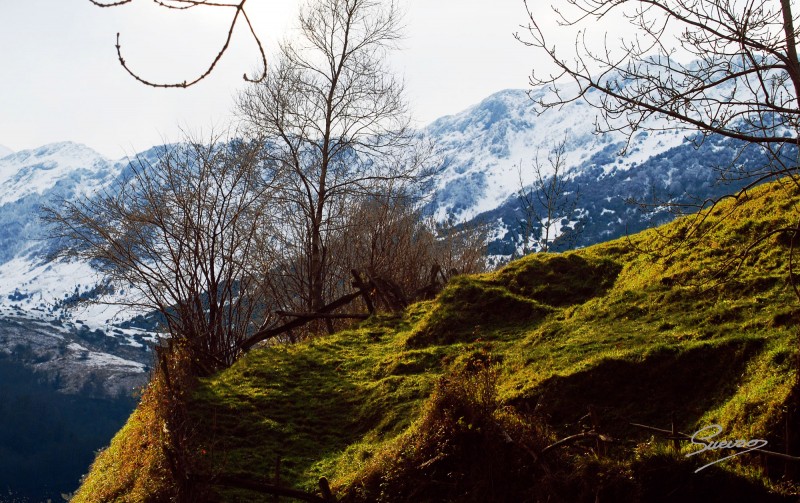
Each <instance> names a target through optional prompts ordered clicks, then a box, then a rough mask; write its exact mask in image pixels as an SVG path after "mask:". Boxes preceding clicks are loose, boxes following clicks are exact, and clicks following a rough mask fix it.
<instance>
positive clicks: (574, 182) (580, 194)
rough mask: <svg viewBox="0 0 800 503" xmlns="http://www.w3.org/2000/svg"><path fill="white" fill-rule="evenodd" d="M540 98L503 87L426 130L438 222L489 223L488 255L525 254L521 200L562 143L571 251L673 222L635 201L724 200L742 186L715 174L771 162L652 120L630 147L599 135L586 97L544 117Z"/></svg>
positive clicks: (610, 136) (755, 151)
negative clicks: (437, 167) (438, 160)
mask: <svg viewBox="0 0 800 503" xmlns="http://www.w3.org/2000/svg"><path fill="white" fill-rule="evenodd" d="M543 92H545V91H544V90H543V89H538V90H534V91H532V92H531V93H530V94H529V93H528V92H527V91H524V90H505V91H501V92H498V93H496V94H493V95H491V96H489V97H488V98H486V99H484V100H483V101H482V102H480V103H478V104H477V105H475V106H473V107H470V108H468V109H467V110H464V111H463V112H460V113H458V114H455V115H450V116H446V117H442V118H440V119H438V120H436V121H435V122H433V123H432V124H430V125H429V126H428V127H427V128H425V130H424V134H425V136H426V137H427V138H428V139H429V140H430V141H431V142H432V143H433V144H434V145H436V146H437V147H438V152H439V154H440V155H441V157H442V159H443V164H444V168H443V170H442V172H441V174H440V175H439V177H438V179H437V181H436V184H435V185H436V187H435V190H434V192H433V194H432V198H431V203H430V206H429V209H430V211H431V212H432V213H433V214H435V215H436V216H437V217H438V218H439V219H443V218H445V217H449V216H452V217H455V219H456V220H457V221H463V220H474V221H477V222H480V223H484V224H485V223H488V224H491V226H492V229H491V230H492V233H491V235H492V236H493V238H492V241H491V242H490V245H489V251H490V254H492V255H499V256H504V257H509V256H513V255H517V254H519V253H520V252H521V251H522V250H523V249H524V248H525V246H524V243H523V242H522V241H523V240H524V238H523V234H524V232H523V231H522V230H521V226H523V225H524V221H525V220H526V216H525V215H524V214H523V208H522V205H521V204H520V198H519V195H518V194H519V192H520V190H521V189H523V188H529V187H530V184H531V183H532V182H533V181H534V179H535V171H534V169H533V167H532V166H533V160H534V159H535V158H537V156H538V159H539V161H540V165H542V166H543V168H544V172H545V174H548V169H549V168H550V167H549V165H548V161H547V157H548V155H549V154H551V152H552V151H553V150H554V149H555V148H556V146H557V145H558V144H559V143H561V142H564V144H565V148H564V155H563V158H562V159H561V160H560V161H561V162H562V163H563V166H562V172H564V173H566V178H567V179H568V180H569V181H568V184H567V186H566V188H565V192H567V193H569V194H571V195H573V196H574V197H575V208H574V209H573V210H572V215H570V216H566V215H565V217H567V218H566V219H567V220H569V221H570V222H572V223H573V224H577V225H579V226H580V232H579V233H578V234H577V239H576V240H571V241H569V246H586V245H589V244H593V243H597V242H600V241H605V240H609V239H613V238H615V237H619V236H622V235H624V234H625V233H626V232H636V231H638V230H641V229H643V228H646V227H649V226H652V225H657V224H660V223H663V222H665V221H667V220H669V219H670V218H672V217H673V216H672V215H671V214H668V213H665V212H661V213H658V212H656V213H644V212H642V211H641V210H640V209H639V208H637V207H636V206H635V205H632V204H630V200H631V199H636V200H647V199H652V198H653V197H654V196H655V197H657V198H660V199H662V200H672V201H687V200H689V199H691V198H693V197H695V198H700V199H703V198H706V197H715V196H720V195H723V194H728V193H731V192H732V191H734V190H735V189H736V188H737V187H738V186H737V185H736V183H733V184H721V183H718V175H719V171H718V169H720V168H726V167H730V166H733V165H734V164H736V165H743V166H744V167H745V168H752V167H755V166H763V165H765V164H766V163H767V159H766V158H765V157H764V155H763V152H760V151H759V150H758V149H755V148H751V149H744V150H742V148H743V144H742V143H739V142H737V141H734V140H730V139H727V138H723V137H718V136H711V137H709V138H708V139H706V140H705V141H704V142H700V144H699V145H698V144H697V143H698V142H697V141H696V140H697V138H696V137H695V138H691V137H687V136H686V133H681V132H677V131H675V130H670V129H669V128H668V126H669V125H668V124H665V123H659V122H657V120H655V119H654V120H651V122H650V123H649V126H650V127H651V128H652V129H654V131H649V132H648V131H641V132H639V133H637V134H636V135H635V136H634V137H633V138H632V139H631V142H630V144H628V138H627V137H626V136H624V135H623V134H622V133H619V132H613V133H606V134H603V135H597V134H595V120H596V119H595V117H596V114H597V111H596V110H595V109H594V108H592V107H591V106H589V105H587V104H586V103H584V102H583V101H575V102H572V103H568V104H566V105H564V106H563V107H561V108H560V109H549V110H546V111H545V112H544V113H542V114H538V113H537V111H536V110H535V109H534V102H533V101H532V98H536V97H537V96H538V95H539V94H541V93H543ZM567 94H569V93H568V92H567ZM659 129H660V130H659ZM626 146H627V148H625V147H626ZM623 149H625V153H624V154H623V153H622V151H623ZM520 167H521V168H522V169H520ZM741 183H743V182H740V184H741ZM564 246H566V244H562V245H561V247H560V249H563V247H564ZM534 249H535V247H534ZM556 249H559V247H557V248H556Z"/></svg>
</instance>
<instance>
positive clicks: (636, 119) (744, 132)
mask: <svg viewBox="0 0 800 503" xmlns="http://www.w3.org/2000/svg"><path fill="white" fill-rule="evenodd" d="M564 3H565V4H566V6H559V7H555V6H554V7H553V10H554V11H555V12H556V13H557V15H558V16H559V19H560V24H561V25H562V26H563V27H565V28H566V27H580V28H583V30H582V31H581V32H580V33H579V35H578V38H577V39H576V41H575V44H574V45H573V46H570V47H569V48H567V49H566V53H567V54H565V52H564V50H563V48H560V47H557V46H555V45H553V43H552V42H551V41H550V39H549V38H548V36H549V34H548V33H545V31H544V30H543V29H542V28H541V24H540V23H539V22H538V21H537V15H536V14H534V12H533V11H532V10H531V9H530V7H529V8H528V12H529V17H530V22H529V24H528V25H527V27H526V28H527V36H523V35H520V34H517V38H518V39H519V40H521V41H522V42H523V43H525V44H527V45H529V46H532V47H536V48H539V49H541V51H540V53H541V54H543V55H545V56H546V57H547V60H548V61H549V62H551V63H553V64H555V67H556V68H557V71H555V72H554V73H551V74H548V75H540V74H539V73H537V72H535V71H534V72H533V73H532V75H531V78H530V81H531V84H532V85H534V86H545V87H547V88H549V90H550V91H551V92H550V93H549V94H548V95H546V96H542V97H539V98H537V100H536V101H537V103H538V105H539V106H540V107H541V109H547V108H557V107H560V106H562V105H564V104H565V103H568V102H571V101H574V100H585V101H587V102H588V103H590V104H591V105H593V106H594V107H595V108H596V109H597V111H598V120H597V123H596V126H597V130H598V132H608V131H621V132H624V133H626V134H628V135H629V138H630V136H631V135H632V134H633V133H635V132H637V131H639V130H648V129H663V128H674V129H678V130H685V131H687V132H699V133H700V134H701V135H705V136H707V135H710V134H718V135H722V136H725V137H728V138H732V139H735V140H740V141H741V142H743V145H756V146H760V147H762V148H763V149H765V150H766V152H767V153H768V155H769V156H770V158H771V159H772V160H773V161H774V162H773V163H772V165H771V166H765V167H764V168H763V169H757V170H756V171H754V172H749V173H734V174H733V176H740V177H741V176H747V177H752V178H753V179H754V183H758V182H760V181H763V180H764V179H766V178H768V177H770V176H774V175H784V174H794V173H795V170H796V165H797V162H796V161H797V150H796V145H797V142H798V128H799V127H800V106H798V105H799V102H798V100H799V99H800V62H799V61H798V56H797V30H796V28H795V25H796V23H797V19H796V18H797V15H796V13H795V12H794V9H795V7H793V2H791V1H790V0H748V1H745V0H666V1H655V0H567V1H566V2H564ZM526 6H527V2H526ZM615 15H616V16H619V17H621V18H622V19H624V20H625V21H627V22H628V23H629V24H630V25H631V28H632V29H631V30H630V32H629V33H630V35H629V36H628V37H627V38H625V37H622V38H620V39H619V42H618V45H613V44H610V43H609V42H608V37H605V38H604V42H600V41H599V40H595V39H588V40H587V38H586V36H587V35H586V30H587V29H591V23H597V26H600V27H601V28H602V26H603V22H604V21H606V20H607V19H609V18H613V17H614V16H615ZM569 81H572V82H573V83H574V85H572V86H565V85H564V84H565V82H569ZM565 89H568V90H567V91H565ZM659 118H660V119H665V120H661V121H655V120H651V119H659Z"/></svg>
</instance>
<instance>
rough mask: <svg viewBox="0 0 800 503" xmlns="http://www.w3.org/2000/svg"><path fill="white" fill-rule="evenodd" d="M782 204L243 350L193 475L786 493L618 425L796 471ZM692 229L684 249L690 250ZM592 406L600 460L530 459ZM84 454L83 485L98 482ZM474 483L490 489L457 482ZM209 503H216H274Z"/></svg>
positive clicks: (773, 198) (201, 419)
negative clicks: (695, 440) (667, 432)
mask: <svg viewBox="0 0 800 503" xmlns="http://www.w3.org/2000/svg"><path fill="white" fill-rule="evenodd" d="M798 201H800V197H798V193H797V192H795V191H794V190H793V189H791V188H788V187H786V186H783V185H781V184H780V183H775V184H770V185H766V186H763V187H761V188H759V189H756V190H753V191H751V193H750V194H749V195H748V198H746V199H741V200H739V201H738V202H736V204H733V203H732V202H729V203H724V204H721V205H719V206H718V207H716V208H715V209H714V210H713V211H711V213H710V214H709V215H708V217H707V218H706V219H704V220H702V221H700V220H698V219H697V218H696V217H689V218H688V219H684V220H681V221H678V222H675V223H673V224H670V225H668V226H665V227H662V228H660V229H658V230H650V231H646V232H643V233H641V234H637V235H635V236H631V237H628V238H624V239H620V240H617V241H614V242H609V243H605V244H601V245H597V246H594V247H591V248H587V249H584V250H579V251H574V252H569V253H566V254H537V255H531V256H528V257H525V258H522V259H520V260H518V261H515V262H513V263H511V264H509V265H508V266H506V267H505V268H503V269H500V270H498V271H496V272H493V273H487V274H483V275H478V276H467V277H460V278H457V279H456V280H455V281H453V282H452V283H451V284H450V285H449V286H448V287H447V288H446V289H445V291H444V292H442V294H441V295H440V296H439V297H437V299H436V300H433V301H427V302H422V303H419V304H415V305H413V306H411V307H410V308H409V309H408V310H407V311H406V312H404V313H402V314H401V315H397V316H385V317H376V318H373V319H371V320H368V321H367V322H365V323H363V324H362V325H360V326H358V327H357V328H354V329H352V330H347V331H344V332H340V333H338V334H335V335H333V336H326V337H320V338H317V339H314V340H311V341H308V342H305V343H302V344H297V345H292V346H273V347H268V348H264V349H259V350H255V351H252V352H251V353H250V354H249V355H247V356H246V357H245V358H243V359H241V360H240V361H239V362H238V363H236V364H235V365H234V366H233V367H232V368H230V369H229V370H227V371H225V372H222V373H220V374H219V375H217V376H214V377H212V378H209V379H206V380H205V381H203V382H202V383H201V386H200V388H199V389H198V391H197V393H196V394H195V397H194V399H193V402H192V410H193V417H194V420H195V421H196V431H198V432H200V434H199V435H198V438H199V439H200V440H199V441H198V445H197V446H196V448H197V452H198V456H204V457H205V458H206V459H207V465H208V466H210V467H211V468H210V472H211V473H209V474H208V475H209V476H213V475H214V474H218V473H225V474H235V475H241V476H247V477H250V478H257V479H259V480H263V481H268V482H269V481H273V480H274V475H275V467H276V460H277V459H278V458H280V483H281V484H282V485H287V486H291V487H295V488H299V489H304V490H308V491H313V490H314V489H315V487H316V483H317V480H318V479H319V477H320V476H325V477H327V478H328V479H329V480H330V481H331V483H332V484H331V485H332V486H333V488H334V491H335V492H336V493H337V494H338V495H339V496H341V497H344V498H346V499H348V500H349V501H374V500H385V501H425V500H427V501H440V500H443V499H445V500H446V499H450V500H457V501H489V500H492V498H493V496H492V495H494V500H495V501H505V500H515V501H525V500H527V501H545V500H548V498H549V499H550V500H551V501H572V500H576V501H577V500H590V501H594V499H595V497H597V496H598V495H603V497H604V498H606V499H608V500H617V499H619V498H623V499H625V500H631V501H635V500H639V501H653V500H657V499H660V498H662V497H664V498H666V499H667V500H669V495H670V494H673V495H674V494H679V495H682V497H683V499H684V500H686V501H689V500H692V499H694V500H696V501H702V500H705V499H706V498H709V497H710V496H708V494H710V493H707V492H705V489H704V487H707V486H708V485H712V486H715V487H717V488H720V489H719V490H720V492H719V493H716V496H715V498H716V499H719V498H718V497H719V496H720V495H722V496H725V495H728V496H730V497H734V498H738V499H737V500H742V498H743V497H745V498H773V497H774V498H778V499H780V498H781V495H782V494H783V495H785V494H789V493H792V492H793V491H796V487H797V485H796V482H797V480H798V472H797V469H795V468H792V467H788V469H787V468H785V467H784V466H783V464H782V463H775V462H769V463H763V462H761V461H760V460H759V459H758V458H756V457H755V456H751V455H744V456H740V457H737V458H734V459H731V460H728V461H725V462H724V463H722V464H720V465H715V466H714V467H713V468H709V469H708V470H707V471H703V472H700V473H699V474H694V473H693V470H694V469H695V468H697V467H698V466H700V465H701V464H703V463H705V462H709V461H710V460H713V459H714V458H713V457H708V458H704V459H698V458H699V457H692V458H686V457H685V454H686V453H688V452H689V451H691V450H692V448H691V447H690V446H689V445H688V444H684V446H683V448H682V451H681V452H680V453H676V452H672V451H670V449H669V448H668V447H667V446H668V445H669V443H668V442H667V441H662V440H659V439H658V438H654V437H653V436H652V434H651V433H649V432H647V431H644V430H641V429H638V428H636V427H634V426H632V425H631V424H630V423H631V422H636V423H645V424H650V425H653V426H656V427H663V428H666V427H669V424H670V420H671V417H672V416H673V415H674V417H675V420H676V423H677V428H678V430H680V431H683V432H688V433H691V432H694V431H696V430H697V429H698V428H700V427H702V426H706V425H709V424H720V425H722V426H723V428H724V432H725V433H724V436H725V438H765V439H767V440H768V441H769V442H770V443H769V448H770V449H772V450H775V451H780V452H785V451H786V449H787V447H788V449H789V450H790V451H791V452H792V453H793V454H795V455H798V454H800V452H798V451H797V449H798V448H799V447H800V441H798V432H797V431H795V430H796V429H797V428H796V427H795V428H794V429H792V428H790V429H789V430H790V431H789V434H788V440H789V445H788V446H787V445H786V439H787V434H786V431H787V428H786V425H787V424H790V425H791V424H800V423H797V421H796V420H797V419H798V413H797V401H798V396H799V395H800V393H798V391H797V390H798V386H797V373H796V369H797V368H798V321H800V301H798V299H797V297H796V296H795V294H794V292H793V290H792V288H791V285H790V282H789V273H788V252H789V249H790V241H791V240H790V239H788V238H787V236H786V233H781V232H776V233H773V234H770V231H772V230H774V229H777V228H780V227H784V226H791V225H793V221H794V220H795V219H796V218H797V216H798V214H800V213H798V212H797V210H796V208H795V206H796V203H797V202H798ZM698 222H700V223H699V224H698ZM694 224H698V225H699V228H700V229H701V230H702V231H703V232H702V235H700V236H696V237H695V236H694V235H693V234H692V233H691V232H689V231H687V229H691V228H692V227H691V226H690V225H694ZM762 236H765V237H764V239H762V240H760V241H758V243H757V244H756V245H755V246H754V247H752V249H750V250H749V253H748V254H746V255H741V253H742V251H743V250H745V249H746V248H747V247H749V246H751V245H752V244H753V243H754V242H755V240H757V239H758V238H759V237H762ZM676 244H677V245H676ZM666 252H668V253H666ZM740 264H741V268H738V266H739V265H740ZM475 361H481V362H487V361H488V362H491V369H492V370H491V372H492V375H493V380H494V384H493V385H492V398H491V406H487V407H485V408H483V409H481V408H478V409H475V408H474V407H472V408H470V407H467V408H466V409H464V408H463V407H461V406H458V405H457V403H461V402H464V401H466V402H470V400H472V401H475V400H478V401H480V400H479V399H478V398H476V396H477V395H480V393H479V392H478V391H476V390H478V389H479V387H475V386H473V385H470V386H471V387H470V386H467V388H468V389H471V390H473V391H472V392H467V393H466V394H465V393H464V392H462V391H458V392H456V391H453V390H454V389H462V388H463V386H462V388H459V387H458V386H455V387H454V385H452V382H455V381H454V380H457V379H456V378H457V377H458V378H459V379H461V381H460V382H462V383H463V382H472V381H470V379H472V378H471V377H469V375H470V374H469V373H466V374H465V373H464V372H465V370H464V369H465V368H469V367H470V365H472V364H473V363H474V362H475ZM459 376H460V377H459ZM448 383H450V384H448ZM448 393H449V394H448ZM476 394H477V395H476ZM453 396H455V397H456V398H457V400H456V402H454V401H453V399H452V397H453ZM458 397H461V398H458ZM459 400H460V402H459ZM454 403H456V405H454ZM470 403H472V402H470ZM590 405H591V406H593V407H594V409H595V410H596V413H597V416H598V417H599V422H600V424H599V428H600V430H601V431H603V432H604V433H606V434H608V435H610V436H612V437H614V438H615V439H617V442H615V443H613V444H611V445H610V446H609V448H608V450H607V451H606V452H605V454H604V455H603V456H598V453H597V452H596V450H595V449H594V443H593V442H583V443H581V442H576V443H575V444H572V445H570V446H568V447H566V448H564V449H558V450H557V451H558V452H556V453H553V454H549V455H548V457H547V460H546V461H542V460H538V461H533V460H532V459H533V458H531V456H530V452H534V453H535V452H537V450H540V449H541V448H542V446H543V445H547V444H548V443H549V442H552V441H554V440H555V439H558V438H563V437H565V436H567V435H572V434H576V433H580V432H581V431H583V430H584V428H585V427H586V421H587V419H586V414H587V411H588V409H589V406H590ZM140 409H141V407H140ZM465 410H466V411H467V412H464V411H465ZM475 410H482V411H483V412H480V413H476V412H474V411H475ZM469 411H473V412H469ZM137 414H139V415H141V412H138V413H137ZM137 414H135V415H134V416H133V417H132V418H131V420H130V422H129V426H127V427H126V429H124V430H122V431H121V432H120V434H119V435H118V437H117V439H115V441H114V442H115V443H114V444H112V446H111V448H110V449H109V451H112V452H113V451H114V450H117V449H119V446H118V445H119V444H118V443H119V442H122V441H123V440H124V439H126V438H127V440H125V441H126V442H128V445H130V442H131V438H132V436H133V433H132V431H133V430H132V429H133V428H134V427H136V425H144V424H145V423H142V422H141V420H140V419H138V416H137ZM456 416H458V417H456ZM526 438H527V440H526ZM487 442H488V443H487ZM445 444H446V445H449V446H450V447H449V448H448V449H440V450H437V449H438V447H437V446H439V445H445ZM143 445H144V444H143ZM469 445H479V446H481V445H482V446H484V448H483V449H478V450H475V449H474V448H471V447H469ZM437 452H442V453H443V454H441V456H439V455H437V454H435V453H437ZM102 456H108V454H103V455H101V457H100V458H98V461H97V462H96V463H95V468H94V469H93V471H92V473H91V474H90V476H89V478H88V479H87V482H86V485H85V487H88V486H89V484H95V483H96V480H97V479H102V478H104V477H109V476H110V475H108V474H109V473H110V472H109V471H108V469H107V468H103V466H105V465H107V464H108V462H106V461H102V460H103V459H104V458H103V457H102ZM426 456H427V457H426ZM101 461H102V462H101ZM146 461H148V459H147V458H142V459H141V462H146ZM508 463H511V465H509V464H508ZM421 467H422V468H421ZM492 467H495V469H494V470H493V469H492ZM500 468H502V470H501V469H500ZM476 470H477V471H476ZM478 472H480V473H484V474H486V473H488V474H489V475H488V476H484V477H482V478H481V477H478V478H477V479H476V478H475V477H473V476H470V477H466V476H464V474H469V473H478ZM779 472H780V473H779ZM504 473H505V474H513V477H514V478H513V481H519V480H528V479H527V478H526V477H530V480H531V482H530V483H529V484H528V483H523V484H519V483H518V482H513V483H512V481H511V479H510V478H509V477H511V475H504ZM447 474H450V475H452V476H450V478H448V475H447ZM768 475H769V476H768ZM779 475H788V478H786V477H783V478H781V476H779ZM487 477H488V478H487ZM478 479H480V484H479V483H478V482H474V483H473V486H470V480H473V481H475V480H478ZM792 481H794V482H792ZM501 487H502V488H503V491H500V489H499V488H501ZM493 488H494V489H493ZM215 489H216V497H217V498H218V499H220V500H224V501H273V499H272V498H273V497H272V496H264V495H259V494H257V493H253V492H247V491H243V490H235V489H229V488H224V487H219V488H215ZM512 489H513V491H512V492H513V494H509V493H508V490H512ZM692 495H694V497H692ZM703 495H705V496H703ZM415 498H416V499H415ZM487 498H489V499H487ZM509 498H511V499H509ZM715 498H711V499H715ZM78 501H92V500H90V499H86V500H78ZM95 501H98V500H95ZM120 501H123V500H120Z"/></svg>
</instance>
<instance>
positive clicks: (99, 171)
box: [0, 142, 151, 396]
mask: <svg viewBox="0 0 800 503" xmlns="http://www.w3.org/2000/svg"><path fill="white" fill-rule="evenodd" d="M127 164H128V163H127V161H116V162H112V161H109V160H107V159H105V158H103V157H102V156H101V155H99V154H98V153H96V152H94V151H93V150H91V149H90V148H88V147H86V146H84V145H80V144H76V143H71V142H63V143H55V144H51V145H45V146H43V147H40V148H37V149H34V150H22V151H19V152H14V153H10V154H9V155H6V156H3V157H2V158H0V355H1V354H5V355H7V356H11V357H14V358H13V359H14V360H15V361H19V362H22V363H26V364H29V365H30V366H33V367H34V368H35V369H36V370H37V372H40V373H41V374H42V375H43V376H44V377H45V378H46V379H48V380H51V379H53V378H54V376H59V382H60V383H61V384H60V387H61V390H62V391H64V392H77V391H80V390H84V389H85V384H86V383H87V382H90V381H98V382H103V381H104V384H103V385H102V386H100V387H98V388H97V389H96V390H95V391H96V392H97V393H99V394H101V395H102V394H107V395H110V396H115V395H118V394H119V393H121V392H123V391H126V392H128V393H129V392H130V388H131V386H132V385H133V384H134V383H138V384H143V383H144V381H145V380H146V377H147V373H146V369H147V366H148V365H149V363H150V354H149V351H148V346H147V344H146V343H147V341H148V340H149V339H150V338H151V335H150V334H148V333H147V332H145V331H143V330H137V329H133V328H130V327H129V326H127V324H125V322H126V321H127V319H126V317H125V316H122V317H118V316H116V311H115V310H112V309H110V308H108V307H107V306H102V305H96V304H78V303H76V302H75V301H76V300H77V299H78V298H79V297H80V296H81V294H85V293H86V292H88V291H91V290H92V289H94V288H95V287H96V286H97V284H98V283H99V281H100V278H99V277H98V276H97V274H96V273H95V271H94V270H93V269H92V267H91V266H90V265H89V264H84V263H78V262H70V261H64V260H55V261H54V260H51V258H50V252H51V251H52V242H51V241H50V240H48V239H47V231H46V229H45V226H44V224H43V222H42V221H41V219H40V209H41V208H42V207H43V206H57V205H58V204H59V202H60V201H62V200H74V199H77V198H82V197H86V196H90V195H91V194H93V193H95V192H96V191H98V190H100V189H102V188H104V187H106V186H108V185H109V184H110V183H111V182H112V181H113V180H115V179H116V178H117V177H118V176H120V174H121V172H122V171H123V169H124V168H125V167H126V166H127ZM129 317H130V316H128V317H127V318H129ZM98 334H103V337H99V338H98ZM65 376H73V377H71V378H65ZM123 376H124V377H123ZM119 383H124V384H122V385H119Z"/></svg>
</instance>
